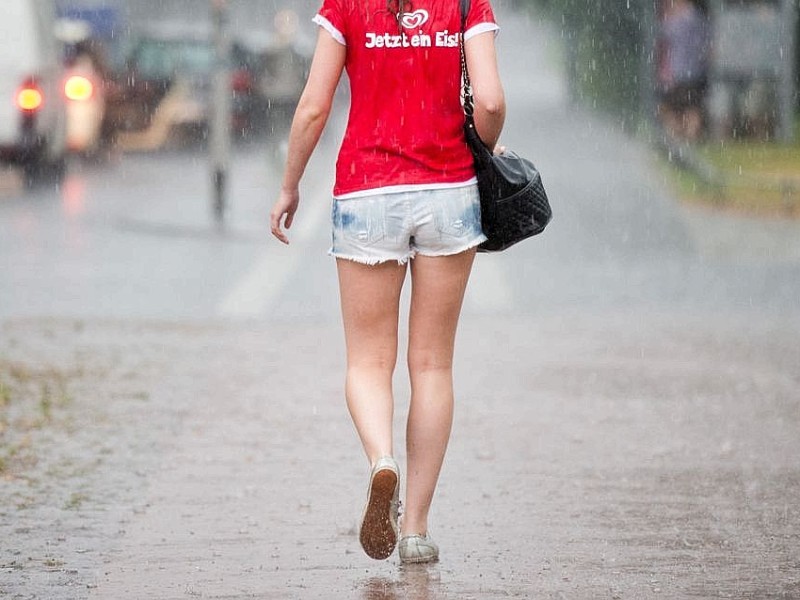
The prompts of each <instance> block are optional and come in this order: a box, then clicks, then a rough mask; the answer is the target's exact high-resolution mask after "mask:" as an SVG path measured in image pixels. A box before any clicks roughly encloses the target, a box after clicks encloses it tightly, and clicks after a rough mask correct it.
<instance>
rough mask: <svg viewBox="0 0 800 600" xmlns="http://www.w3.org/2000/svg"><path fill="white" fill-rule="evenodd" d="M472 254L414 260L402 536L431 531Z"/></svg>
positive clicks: (451, 404) (450, 410) (451, 409)
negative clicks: (409, 393)
mask: <svg viewBox="0 0 800 600" xmlns="http://www.w3.org/2000/svg"><path fill="white" fill-rule="evenodd" d="M474 258H475V250H474V249H473V250H469V251H467V252H462V253H461V254H456V255H453V256H437V257H428V256H419V255H418V256H417V257H416V258H414V260H413V261H412V264H411V277H412V284H413V289H412V293H411V313H410V317H409V342H408V368H409V375H410V378H411V405H410V408H409V413H408V424H407V430H406V445H407V455H408V468H407V473H406V481H407V486H406V503H405V512H404V514H403V522H402V529H403V535H410V534H425V533H427V531H428V511H429V509H430V505H431V501H432V499H433V493H434V491H435V489H436V482H437V481H438V479H439V471H440V470H441V467H442V462H443V461H444V454H445V450H446V449H447V443H448V440H449V439H450V430H451V427H452V423H453V347H454V344H455V334H456V327H457V325H458V317H459V314H460V312H461V304H462V302H463V299H464V290H465V288H466V285H467V280H468V279H469V273H470V270H471V268H472V262H473V259H474Z"/></svg>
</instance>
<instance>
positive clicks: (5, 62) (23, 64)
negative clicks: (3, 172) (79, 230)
mask: <svg viewBox="0 0 800 600" xmlns="http://www.w3.org/2000/svg"><path fill="white" fill-rule="evenodd" d="M54 27H55V14H54V10H53V4H52V2H47V1H46V0H3V16H2V18H0V161H1V162H3V163H5V164H13V165H20V166H21V167H22V169H23V172H24V174H25V180H26V182H27V183H28V184H35V183H39V182H48V181H49V182H52V181H60V180H61V179H62V178H63V176H64V173H65V169H66V103H65V98H64V92H63V76H64V71H63V65H62V60H61V52H60V47H59V43H58V41H57V40H56V37H55V32H54Z"/></svg>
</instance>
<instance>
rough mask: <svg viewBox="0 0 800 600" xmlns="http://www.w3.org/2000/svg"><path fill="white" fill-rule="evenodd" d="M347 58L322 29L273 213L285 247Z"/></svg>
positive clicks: (272, 220)
mask: <svg viewBox="0 0 800 600" xmlns="http://www.w3.org/2000/svg"><path fill="white" fill-rule="evenodd" d="M345 55H346V48H345V47H344V46H343V45H342V44H340V43H339V42H337V41H336V40H334V39H333V38H332V37H331V35H330V34H329V33H328V32H327V31H325V30H324V29H321V28H320V30H319V34H318V37H317V47H316V50H315V51H314V59H313V60H312V61H311V70H310V72H309V75H308V81H307V82H306V87H305V89H304V90H303V94H302V95H301V96H300V101H299V102H298V104H297V110H296V111H295V114H294V119H293V120H292V128H291V130H290V132H289V150H288V156H287V159H286V167H285V169H284V172H283V182H282V184H281V191H280V196H279V197H278V200H277V201H276V202H275V204H274V206H273V207H272V212H271V213H270V226H271V229H272V235H274V236H275V237H277V238H278V239H279V240H280V241H282V242H283V243H284V244H288V243H289V240H288V238H287V237H286V234H285V233H284V231H283V229H282V227H281V226H282V225H283V226H285V227H286V228H287V229H288V228H289V227H291V226H292V221H293V220H294V214H295V212H297V207H298V205H299V203H300V189H299V188H300V179H301V178H302V176H303V173H304V172H305V170H306V166H307V165H308V161H309V159H310V158H311V154H312V153H313V152H314V148H316V146H317V143H318V142H319V138H320V136H321V135H322V130H323V129H324V128H325V123H326V122H327V121H328V115H329V114H330V111H331V105H332V104H333V96H334V93H335V92H336V86H337V84H338V83H339V78H340V77H341V75H342V69H344V62H345Z"/></svg>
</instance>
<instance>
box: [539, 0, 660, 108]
mask: <svg viewBox="0 0 800 600" xmlns="http://www.w3.org/2000/svg"><path fill="white" fill-rule="evenodd" d="M528 4H531V5H536V6H537V7H538V9H539V10H543V11H546V13H547V14H549V15H550V18H551V19H552V21H553V22H555V23H556V24H558V25H560V26H561V27H562V29H563V30H564V33H565V37H566V39H567V40H568V41H567V43H568V44H569V45H570V47H568V48H567V53H568V56H569V57H570V59H569V62H570V64H569V65H568V67H569V69H570V78H571V80H572V81H571V83H572V89H573V90H574V92H575V94H576V95H577V96H578V98H579V99H582V100H584V101H586V102H588V103H590V104H591V105H592V106H594V107H597V108H600V109H602V110H604V111H607V112H611V113H613V114H614V115H616V116H618V117H621V118H622V120H623V122H629V123H632V122H635V121H636V120H637V119H638V116H639V113H640V111H641V110H642V108H643V102H642V101H643V98H642V97H641V94H642V89H644V87H645V86H644V85H643V82H642V75H643V74H646V73H647V69H648V68H649V67H648V64H650V62H651V61H652V47H651V46H652V41H651V40H652V34H653V17H652V12H648V11H652V4H648V3H647V2H646V1H645V0H592V1H589V0H528Z"/></svg>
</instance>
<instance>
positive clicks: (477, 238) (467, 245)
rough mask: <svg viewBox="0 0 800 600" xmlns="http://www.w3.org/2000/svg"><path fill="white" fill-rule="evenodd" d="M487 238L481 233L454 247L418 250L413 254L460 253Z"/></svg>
mask: <svg viewBox="0 0 800 600" xmlns="http://www.w3.org/2000/svg"><path fill="white" fill-rule="evenodd" d="M487 239H489V238H487V237H486V236H485V235H484V234H482V233H481V234H480V235H479V236H478V237H476V238H475V239H473V240H472V241H470V242H467V243H466V244H464V245H463V246H456V248H455V249H453V248H448V249H447V250H441V251H438V252H422V251H420V250H418V251H416V252H415V254H419V255H420V256H453V255H454V254H461V253H462V252H466V251H467V250H472V248H475V247H476V246H479V245H480V244H482V243H483V242H485V241H486V240H487Z"/></svg>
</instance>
